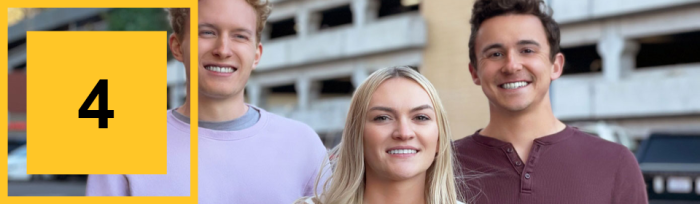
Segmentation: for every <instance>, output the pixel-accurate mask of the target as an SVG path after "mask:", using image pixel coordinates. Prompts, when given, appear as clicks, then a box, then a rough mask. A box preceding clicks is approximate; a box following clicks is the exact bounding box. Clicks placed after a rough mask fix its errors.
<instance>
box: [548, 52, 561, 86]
mask: <svg viewBox="0 0 700 204" xmlns="http://www.w3.org/2000/svg"><path fill="white" fill-rule="evenodd" d="M564 62H565V61H564V54H562V53H561V52H560V53H557V55H555V56H554V62H553V63H552V73H551V74H550V80H552V81H554V80H555V79H558V78H559V77H560V76H561V74H562V73H564Z"/></svg>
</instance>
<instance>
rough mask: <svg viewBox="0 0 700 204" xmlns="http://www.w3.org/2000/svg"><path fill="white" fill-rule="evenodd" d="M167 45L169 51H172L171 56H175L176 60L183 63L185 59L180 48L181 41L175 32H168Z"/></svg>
mask: <svg viewBox="0 0 700 204" xmlns="http://www.w3.org/2000/svg"><path fill="white" fill-rule="evenodd" d="M168 45H170V52H171V53H173V57H175V59H176V60H177V61H180V62H183V63H184V62H185V61H184V59H183V55H182V49H180V46H182V43H181V41H180V39H178V38H177V35H175V33H173V34H170V38H168Z"/></svg>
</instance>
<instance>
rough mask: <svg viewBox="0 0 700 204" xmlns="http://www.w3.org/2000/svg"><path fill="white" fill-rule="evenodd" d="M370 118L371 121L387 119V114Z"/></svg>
mask: <svg viewBox="0 0 700 204" xmlns="http://www.w3.org/2000/svg"><path fill="white" fill-rule="evenodd" d="M372 120H373V121H385V120H389V116H385V115H380V116H377V117H374V119H372Z"/></svg>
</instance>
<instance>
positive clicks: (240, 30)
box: [233, 28, 253, 35]
mask: <svg viewBox="0 0 700 204" xmlns="http://www.w3.org/2000/svg"><path fill="white" fill-rule="evenodd" d="M233 32H244V33H247V34H248V35H253V31H252V30H248V29H245V28H236V29H234V30H233Z"/></svg>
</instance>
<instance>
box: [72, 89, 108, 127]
mask: <svg viewBox="0 0 700 204" xmlns="http://www.w3.org/2000/svg"><path fill="white" fill-rule="evenodd" d="M97 95H100V104H98V105H99V106H100V107H99V109H98V110H88V108H90V105H91V104H92V102H94V101H95V98H97ZM107 101H108V100H107V79H100V81H99V82H97V85H95V88H93V89H92V92H90V95H89V96H88V97H87V99H85V101H84V102H83V105H82V106H80V110H79V111H78V118H99V119H100V128H107V118H114V110H107Z"/></svg>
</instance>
